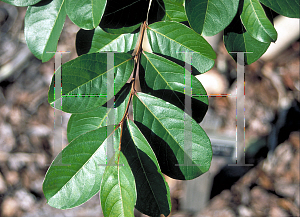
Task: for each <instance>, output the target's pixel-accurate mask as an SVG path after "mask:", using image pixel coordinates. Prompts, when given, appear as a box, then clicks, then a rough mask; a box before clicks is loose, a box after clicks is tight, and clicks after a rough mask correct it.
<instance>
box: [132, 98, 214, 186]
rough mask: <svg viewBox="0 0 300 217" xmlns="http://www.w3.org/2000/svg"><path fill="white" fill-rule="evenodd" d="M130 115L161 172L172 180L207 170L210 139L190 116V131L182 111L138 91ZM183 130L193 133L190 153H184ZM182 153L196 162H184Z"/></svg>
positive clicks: (198, 174) (192, 176) (190, 176)
mask: <svg viewBox="0 0 300 217" xmlns="http://www.w3.org/2000/svg"><path fill="white" fill-rule="evenodd" d="M133 115H134V120H135V123H136V124H137V126H138V127H139V129H140V130H141V132H142V133H143V134H144V136H145V137H146V138H147V140H148V141H149V144H150V145H151V147H152V149H153V150H154V152H155V154H156V156H157V159H158V162H159V164H160V167H161V170H162V172H163V173H164V174H166V175H168V176H170V177H172V178H175V179H181V180H189V179H193V178H196V177H198V176H200V175H202V174H203V173H205V172H207V171H208V169H209V167H210V161H211V157H212V149H211V144H210V140H209V138H208V137H207V135H206V133H205V132H204V131H203V129H202V128H201V127H200V125H199V124H197V123H196V121H194V120H193V119H190V123H191V125H192V130H190V129H184V112H183V111H182V110H180V109H179V108H177V107H176V106H174V105H172V104H170V103H167V102H165V101H163V100H161V99H159V98H156V97H153V96H150V95H148V94H144V93H137V94H136V95H134V97H133ZM184 131H188V132H189V133H191V134H192V141H191V142H192V150H190V151H192V153H185V150H184V145H183V144H184ZM199 141H201V142H199ZM200 143H201V144H200ZM185 155H188V158H189V159H190V160H192V162H193V164H197V165H193V166H187V165H183V163H184V156H185ZM166 159H168V160H167V161H166ZM176 164H179V165H180V166H176Z"/></svg>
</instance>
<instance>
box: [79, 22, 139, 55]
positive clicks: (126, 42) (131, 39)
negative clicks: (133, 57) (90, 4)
mask: <svg viewBox="0 0 300 217" xmlns="http://www.w3.org/2000/svg"><path fill="white" fill-rule="evenodd" d="M138 37H139V34H138V33H135V34H130V33H128V34H110V33H107V32H105V31H103V30H102V29H101V28H100V27H99V26H98V27H97V28H96V29H95V30H83V29H81V30H79V31H78V32H77V35H76V49H77V53H78V55H82V54H84V53H96V52H101V51H118V52H124V53H127V52H129V51H132V50H134V48H135V45H136V43H137V40H138Z"/></svg>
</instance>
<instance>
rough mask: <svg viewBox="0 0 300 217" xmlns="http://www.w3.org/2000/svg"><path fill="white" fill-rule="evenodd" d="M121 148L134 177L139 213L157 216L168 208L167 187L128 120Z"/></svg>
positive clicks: (169, 207) (149, 149) (146, 144)
mask: <svg viewBox="0 0 300 217" xmlns="http://www.w3.org/2000/svg"><path fill="white" fill-rule="evenodd" d="M122 135H123V136H122V148H121V151H122V152H123V154H124V155H125V157H126V159H127V161H128V163H129V165H130V167H131V169H132V172H133V175H134V178H135V182H136V190H137V202H136V205H135V208H136V209H138V210H139V211H140V212H142V213H144V214H146V215H149V216H153V217H159V216H161V214H163V215H165V216H168V215H169V214H170V211H171V199H170V190H169V186H168V184H167V182H166V181H165V179H164V176H163V174H162V173H161V170H160V167H159V164H158V161H157V159H156V156H155V154H154V152H153V150H152V148H151V146H150V145H149V143H148V142H147V140H146V138H145V137H144V136H143V134H142V133H141V131H140V130H139V129H138V127H137V126H136V125H135V124H134V123H133V122H132V121H131V120H129V119H127V121H126V123H124V129H123V133H122Z"/></svg>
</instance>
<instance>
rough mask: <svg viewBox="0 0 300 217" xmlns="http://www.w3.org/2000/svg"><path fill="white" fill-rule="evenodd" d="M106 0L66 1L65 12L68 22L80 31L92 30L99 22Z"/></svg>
mask: <svg viewBox="0 0 300 217" xmlns="http://www.w3.org/2000/svg"><path fill="white" fill-rule="evenodd" d="M105 6H106V0H97V1H93V0H81V1H74V0H66V11H67V14H68V17H69V18H70V20H71V21H72V22H73V23H75V24H76V25H77V26H79V27H80V28H82V29H94V28H96V27H97V26H98V25H99V23H100V20H101V17H102V15H103V13H104V10H105Z"/></svg>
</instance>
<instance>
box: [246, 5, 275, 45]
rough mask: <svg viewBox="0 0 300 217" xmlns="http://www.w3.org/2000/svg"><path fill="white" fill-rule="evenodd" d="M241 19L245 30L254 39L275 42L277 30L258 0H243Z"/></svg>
mask: <svg viewBox="0 0 300 217" xmlns="http://www.w3.org/2000/svg"><path fill="white" fill-rule="evenodd" d="M241 20H242V22H243V24H244V26H245V29H246V30H247V32H248V33H249V34H250V35H251V36H252V37H253V38H255V39H256V40H258V41H261V42H265V43H269V42H275V41H276V39H277V32H276V30H275V28H274V27H273V25H272V23H271V22H270V21H269V19H268V18H267V16H266V14H265V11H264V9H263V8H262V6H261V5H260V3H259V1H258V0H244V5H243V11H242V13H241Z"/></svg>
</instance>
